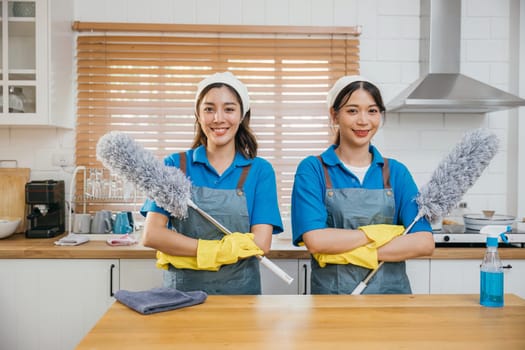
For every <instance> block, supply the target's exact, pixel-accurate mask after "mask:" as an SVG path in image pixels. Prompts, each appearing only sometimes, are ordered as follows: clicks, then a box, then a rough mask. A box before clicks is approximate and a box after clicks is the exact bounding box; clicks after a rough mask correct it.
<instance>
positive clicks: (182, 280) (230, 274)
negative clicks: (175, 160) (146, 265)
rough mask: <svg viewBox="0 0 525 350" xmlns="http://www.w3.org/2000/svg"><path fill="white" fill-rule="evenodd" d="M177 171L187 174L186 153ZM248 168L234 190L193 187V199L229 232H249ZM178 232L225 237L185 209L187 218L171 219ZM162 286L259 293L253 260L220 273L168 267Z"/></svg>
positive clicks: (222, 270) (198, 216)
mask: <svg viewBox="0 0 525 350" xmlns="http://www.w3.org/2000/svg"><path fill="white" fill-rule="evenodd" d="M180 163H181V164H180V169H181V170H182V171H183V172H184V173H186V154H185V153H181V154H180ZM249 168H250V166H246V167H244V169H243V173H242V175H241V177H240V179H239V182H238V183H237V189H234V190H217V189H211V188H206V187H196V186H193V187H192V189H191V192H192V200H193V202H195V204H197V206H198V207H200V208H201V209H202V210H204V211H205V212H207V213H208V214H210V215H211V216H212V217H214V218H215V219H217V220H218V221H219V222H220V223H221V224H223V225H224V226H225V227H227V228H228V229H229V230H230V231H232V232H243V233H244V232H249V231H250V220H249V217H248V207H247V204H246V198H245V196H244V192H243V190H242V188H243V185H244V181H245V180H246V177H247V175H248V171H249ZM172 224H173V227H174V228H175V229H176V230H177V232H180V233H183V234H184V235H186V236H188V237H192V238H200V239H208V240H220V239H222V238H223V237H224V234H223V233H222V232H220V231H219V230H218V229H217V228H216V227H215V226H213V224H211V223H210V222H209V221H208V220H206V219H205V218H203V217H202V216H201V215H200V214H199V213H198V212H196V211H195V210H193V209H191V208H188V218H186V219H184V220H178V219H175V218H172ZM164 286H165V287H172V288H177V289H178V290H181V291H191V290H202V291H205V292H206V293H208V294H261V279H260V272H259V261H258V260H257V258H255V257H250V258H247V259H243V260H240V261H239V262H237V263H235V264H231V265H223V266H222V267H221V268H220V269H219V271H202V270H191V269H178V268H176V267H174V266H172V265H170V267H169V270H168V271H165V272H164Z"/></svg>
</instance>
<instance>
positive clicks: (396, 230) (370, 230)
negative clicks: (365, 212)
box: [358, 224, 405, 248]
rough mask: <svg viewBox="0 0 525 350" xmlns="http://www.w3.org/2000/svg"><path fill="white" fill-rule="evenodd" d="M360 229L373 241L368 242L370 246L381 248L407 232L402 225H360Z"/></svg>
mask: <svg viewBox="0 0 525 350" xmlns="http://www.w3.org/2000/svg"><path fill="white" fill-rule="evenodd" d="M358 229H359V230H361V231H363V232H364V233H365V235H366V236H367V237H368V238H369V239H371V240H372V241H373V242H371V243H368V246H370V247H373V248H379V247H381V246H383V245H385V244H387V243H388V242H390V241H391V240H392V239H394V238H395V237H397V236H401V235H402V234H403V232H405V228H404V227H403V226H401V225H386V224H378V225H367V226H360V227H358Z"/></svg>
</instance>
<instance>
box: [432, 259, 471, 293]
mask: <svg viewBox="0 0 525 350" xmlns="http://www.w3.org/2000/svg"><path fill="white" fill-rule="evenodd" d="M479 265H480V261H478V260H431V261H430V293H431V294H471V293H479Z"/></svg>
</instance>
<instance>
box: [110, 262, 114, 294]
mask: <svg viewBox="0 0 525 350" xmlns="http://www.w3.org/2000/svg"><path fill="white" fill-rule="evenodd" d="M114 268H115V264H111V266H110V268H109V296H110V297H112V296H113V295H114V294H113V269H114Z"/></svg>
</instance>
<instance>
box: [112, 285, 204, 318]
mask: <svg viewBox="0 0 525 350" xmlns="http://www.w3.org/2000/svg"><path fill="white" fill-rule="evenodd" d="M207 297H208V294H206V293H205V292H203V291H200V290H196V291H191V292H182V291H180V290H177V289H175V288H153V289H150V290H144V291H137V292H134V291H129V290H122V289H121V290H118V291H116V292H115V299H117V300H118V301H120V302H121V303H122V304H124V305H126V306H128V307H130V308H132V309H133V310H135V311H137V312H140V313H141V314H143V315H149V314H154V313H157V312H163V311H169V310H175V309H180V308H183V307H187V306H192V305H196V304H201V303H203V302H204V301H205V300H206V298H207Z"/></svg>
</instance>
